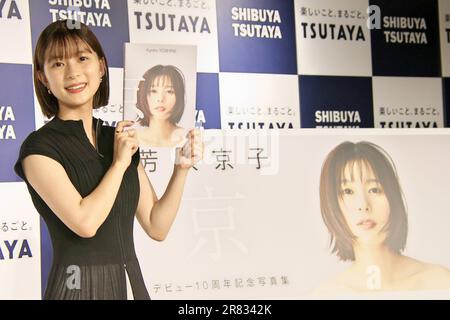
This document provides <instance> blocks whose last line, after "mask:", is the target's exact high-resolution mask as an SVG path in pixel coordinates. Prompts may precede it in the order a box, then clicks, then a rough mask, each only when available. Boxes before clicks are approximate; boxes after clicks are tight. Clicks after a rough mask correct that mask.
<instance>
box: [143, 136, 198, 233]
mask: <svg viewBox="0 0 450 320" xmlns="http://www.w3.org/2000/svg"><path fill="white" fill-rule="evenodd" d="M176 152H177V160H176V163H175V165H174V170H173V174H172V177H171V178H170V181H169V184H168V185H167V188H166V191H165V192H164V195H163V196H162V197H161V199H159V200H158V198H157V196H156V194H155V191H154V189H153V187H152V185H151V183H150V180H149V179H148V177H147V174H146V173H145V170H144V167H143V166H142V164H141V163H139V166H138V175H139V185H140V195H139V203H138V207H137V210H136V217H137V219H138V221H139V223H140V224H141V226H142V228H143V229H144V230H145V232H146V233H147V234H148V236H149V237H151V238H152V239H154V240H157V241H163V240H164V239H165V238H166V236H167V234H168V233H169V230H170V227H171V226H172V223H173V221H174V220H175V217H176V215H177V212H178V209H179V207H180V203H181V198H182V195H183V189H184V184H185V182H186V176H187V173H188V171H189V169H190V168H191V167H192V166H194V165H195V164H196V163H197V162H198V161H200V160H201V159H202V158H203V142H202V139H201V134H200V131H199V130H191V131H190V132H189V134H188V141H187V142H186V144H185V145H184V146H183V148H182V150H178V149H177V151H176ZM183 154H184V155H183Z"/></svg>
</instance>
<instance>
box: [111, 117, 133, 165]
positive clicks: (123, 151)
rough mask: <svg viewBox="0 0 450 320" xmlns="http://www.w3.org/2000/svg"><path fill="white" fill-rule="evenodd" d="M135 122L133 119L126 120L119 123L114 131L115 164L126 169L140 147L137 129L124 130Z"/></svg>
mask: <svg viewBox="0 0 450 320" xmlns="http://www.w3.org/2000/svg"><path fill="white" fill-rule="evenodd" d="M133 124H134V122H133V121H129V120H124V121H119V122H118V123H117V126H116V129H115V133H114V155H113V162H112V164H113V165H116V166H120V167H121V168H123V169H124V170H126V169H127V168H128V166H129V165H130V163H131V159H132V157H133V155H134V153H135V152H136V151H137V149H138V147H139V142H138V140H137V137H136V130H134V129H129V130H126V131H125V130H124V129H125V128H126V127H130V126H132V125H133Z"/></svg>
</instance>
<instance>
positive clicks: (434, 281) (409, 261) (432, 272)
mask: <svg viewBox="0 0 450 320" xmlns="http://www.w3.org/2000/svg"><path fill="white" fill-rule="evenodd" d="M405 258H406V260H405V273H408V274H409V276H410V277H411V278H412V279H415V282H416V283H417V284H418V285H419V286H420V287H423V288H424V289H449V290H450V269H448V268H446V267H444V266H442V265H438V264H432V263H427V262H423V261H420V260H417V259H414V258H410V257H405Z"/></svg>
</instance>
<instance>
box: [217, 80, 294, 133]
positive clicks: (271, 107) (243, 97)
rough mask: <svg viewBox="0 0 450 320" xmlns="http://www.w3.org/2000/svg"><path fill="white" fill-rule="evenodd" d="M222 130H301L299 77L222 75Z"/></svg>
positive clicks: (220, 83)
mask: <svg viewBox="0 0 450 320" xmlns="http://www.w3.org/2000/svg"><path fill="white" fill-rule="evenodd" d="M219 85H220V112H221V114H220V118H221V123H222V129H238V130H239V129H244V130H246V129H293V128H299V127H300V119H299V97H298V78H297V76H296V75H272V74H264V75H261V74H251V73H221V74H220V75H219Z"/></svg>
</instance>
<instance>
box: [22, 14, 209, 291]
mask: <svg viewBox="0 0 450 320" xmlns="http://www.w3.org/2000/svg"><path fill="white" fill-rule="evenodd" d="M67 24H68V21H66V20H64V21H57V22H54V23H52V24H50V25H49V26H47V27H46V28H45V30H44V31H43V32H42V34H41V35H40V37H39V39H38V42H37V45H36V50H35V54H34V84H35V90H36V95H37V97H38V100H39V103H40V105H41V108H42V111H43V113H44V114H45V115H46V116H47V117H52V116H53V119H52V120H51V121H50V122H48V123H47V124H46V125H44V126H43V127H42V128H40V129H39V130H37V131H35V132H32V133H31V134H30V135H29V136H28V137H27V138H26V139H25V141H24V142H23V144H22V147H21V150H20V155H19V159H18V160H17V163H16V165H15V171H16V172H17V174H18V175H19V176H21V177H22V178H23V179H24V181H25V182H26V183H27V187H28V190H29V192H30V195H31V198H32V200H33V203H34V205H35V207H36V209H37V211H38V212H39V214H40V215H41V216H42V217H43V219H44V220H45V222H46V224H47V226H48V229H49V232H50V235H51V239H52V244H53V265H52V269H51V272H50V275H49V279H48V284H47V289H46V292H45V297H44V298H45V299H126V298H127V285H128V286H131V288H132V295H133V297H134V298H135V299H148V298H149V295H148V292H147V289H146V287H145V284H144V280H143V277H142V274H141V270H140V267H139V263H138V261H137V258H136V253H135V249H134V243H133V223H134V217H135V216H136V218H137V220H138V221H139V223H140V224H141V226H142V228H143V229H144V230H145V232H146V233H147V234H148V236H149V237H151V238H153V239H155V240H157V241H162V240H164V239H165V237H166V236H167V234H168V232H169V229H170V226H171V225H172V223H173V221H174V219H175V216H176V213H177V210H178V207H179V204H180V200H181V196H182V192H183V186H184V183H185V180H186V175H187V172H188V169H189V168H190V167H191V166H193V165H194V164H195V163H196V162H197V161H199V160H200V158H201V156H202V147H203V146H202V143H201V141H199V139H198V132H195V131H190V133H189V141H188V143H187V144H186V145H185V147H184V148H185V150H184V154H188V155H189V157H188V158H186V157H184V156H182V155H181V153H182V152H181V150H178V149H177V162H176V165H175V167H174V172H173V175H172V178H171V180H170V182H169V184H168V187H167V190H166V192H165V193H164V195H163V196H162V197H161V199H157V197H156V195H155V192H154V190H153V187H152V185H151V183H150V181H149V180H148V178H147V175H146V174H145V171H144V168H143V166H142V164H141V163H140V161H139V149H138V142H137V139H136V133H135V131H134V130H131V129H130V130H125V129H127V128H128V127H129V126H131V125H132V121H121V122H119V123H118V125H117V127H116V128H112V127H107V126H103V125H102V124H103V121H102V120H101V119H96V118H94V117H93V116H92V114H93V109H95V108H99V107H101V106H105V105H107V103H108V96H109V87H108V83H109V79H108V64H107V60H106V57H105V54H104V52H103V49H102V47H101V45H100V43H99V42H98V40H97V38H96V37H95V35H94V34H93V33H92V31H91V30H89V28H88V27H86V26H85V25H84V24H81V27H80V28H78V29H73V28H68V25H67ZM71 25H73V24H71ZM190 144H192V148H191V147H190ZM73 270H75V271H78V273H73V272H72V271H73ZM74 277H75V279H74ZM73 280H74V281H73ZM128 298H129V297H128Z"/></svg>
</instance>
